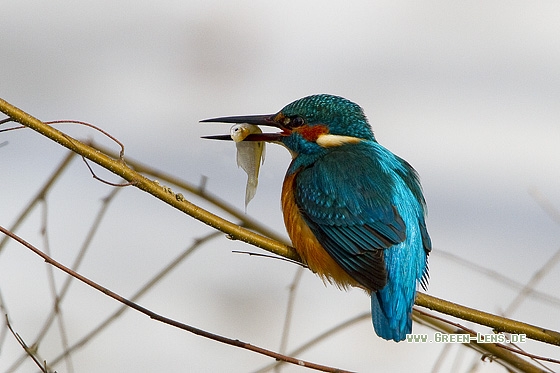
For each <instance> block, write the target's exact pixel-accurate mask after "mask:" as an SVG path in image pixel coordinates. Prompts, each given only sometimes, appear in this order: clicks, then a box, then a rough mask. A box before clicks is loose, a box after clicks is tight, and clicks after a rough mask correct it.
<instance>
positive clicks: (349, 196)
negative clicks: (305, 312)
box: [295, 142, 429, 291]
mask: <svg viewBox="0 0 560 373" xmlns="http://www.w3.org/2000/svg"><path fill="white" fill-rule="evenodd" d="M376 147H379V148H381V147H380V146H379V145H378V144H376V143H370V142H362V143H360V144H352V145H346V146H341V147H339V148H336V149H331V151H329V152H328V153H327V154H325V155H323V156H322V157H321V158H319V159H318V160H317V161H316V162H314V163H313V164H311V165H310V166H307V167H304V168H302V169H300V170H299V172H298V174H297V176H296V190H295V193H296V196H295V198H296V203H297V205H298V207H299V208H300V210H301V213H302V216H303V217H304V219H305V221H306V223H307V224H308V225H309V227H310V228H311V231H312V232H313V234H314V235H315V236H316V237H317V240H318V241H319V242H320V243H321V245H322V246H323V247H324V249H325V250H326V251H327V252H328V253H329V255H331V256H332V258H333V259H334V260H335V261H336V262H337V263H338V264H339V265H340V266H341V267H342V268H343V269H344V270H345V271H346V272H347V273H348V274H349V275H350V276H352V277H353V278H354V279H355V280H356V281H358V282H359V283H360V284H361V285H362V286H364V287H365V288H367V289H369V290H371V291H376V290H379V289H382V288H383V287H384V286H385V285H386V283H387V269H386V264H385V250H386V249H389V248H391V247H392V246H394V245H396V244H398V243H400V242H403V241H404V240H405V239H406V225H405V223H404V221H403V219H402V217H401V215H400V214H399V211H398V209H397V206H395V205H394V195H395V186H396V185H395V183H396V180H397V179H396V178H399V177H401V175H399V174H398V173H399V172H405V173H406V172H410V173H411V175H409V176H410V177H412V178H414V180H416V174H415V173H414V170H413V169H412V167H410V166H408V164H406V162H404V161H402V160H400V159H399V158H397V157H396V156H394V155H392V153H388V151H387V153H388V154H390V155H391V157H389V158H388V159H383V158H380V157H379V154H376V152H375V149H376ZM387 162H393V163H394V164H391V163H387ZM406 166H408V168H407V167H406ZM395 169H398V170H399V171H398V172H396V171H395ZM408 169H409V171H407V170H408ZM414 180H413V181H414ZM400 182H401V183H402V181H400ZM418 185H419V184H418ZM420 196H421V192H420ZM421 203H423V200H422V202H421ZM422 219H423V216H422ZM421 225H422V226H423V227H424V230H425V225H423V221H422V222H421ZM425 235H426V237H428V236H427V232H426V234H425ZM428 240H429V237H428ZM425 246H427V245H425Z"/></svg>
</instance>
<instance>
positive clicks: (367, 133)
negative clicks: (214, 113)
mask: <svg viewBox="0 0 560 373" xmlns="http://www.w3.org/2000/svg"><path fill="white" fill-rule="evenodd" d="M201 122H221V123H249V124H254V125H260V126H272V127H276V128H279V129H280V130H281V132H277V133H262V134H253V135H249V136H247V138H246V139H245V141H269V142H279V143H282V144H283V145H285V146H286V147H287V148H288V149H289V150H290V151H291V153H292V154H293V155H294V156H298V155H300V154H302V155H303V154H307V155H312V154H319V153H323V152H325V151H326V150H327V149H329V148H333V147H337V146H341V145H345V144H349V143H358V142H360V141H362V140H370V141H375V137H374V135H373V132H372V130H371V127H370V125H369V123H368V121H367V119H366V117H365V115H364V112H363V110H362V108H361V107H360V106H358V105H357V104H355V103H353V102H352V101H349V100H347V99H345V98H342V97H339V96H332V95H327V94H321V95H313V96H307V97H304V98H301V99H299V100H297V101H294V102H292V103H291V104H288V105H287V106H285V107H284V108H283V109H282V110H280V111H279V112H278V113H276V114H266V115H249V116H234V117H221V118H212V119H205V120H202V121H201ZM205 138H209V139H218V140H229V139H231V138H230V137H229V135H217V136H206V137H205Z"/></svg>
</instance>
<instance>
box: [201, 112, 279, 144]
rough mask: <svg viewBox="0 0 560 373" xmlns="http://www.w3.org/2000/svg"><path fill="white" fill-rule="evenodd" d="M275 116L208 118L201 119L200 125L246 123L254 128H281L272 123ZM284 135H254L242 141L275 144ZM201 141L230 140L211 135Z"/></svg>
mask: <svg viewBox="0 0 560 373" xmlns="http://www.w3.org/2000/svg"><path fill="white" fill-rule="evenodd" d="M275 116H276V114H264V115H240V116H233V117H220V118H210V119H203V120H201V121H200V122H202V123H247V124H253V125H256V126H269V127H276V128H281V127H280V124H279V123H278V122H275V121H274V117H275ZM283 135H285V133H283V132H280V133H255V134H251V135H249V136H247V137H246V138H245V139H244V140H243V141H267V142H275V141H280V138H281V137H282V136H283ZM202 138H203V139H211V140H231V136H230V135H212V136H202Z"/></svg>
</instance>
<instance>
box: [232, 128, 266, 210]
mask: <svg viewBox="0 0 560 373" xmlns="http://www.w3.org/2000/svg"><path fill="white" fill-rule="evenodd" d="M255 133H262V131H261V129H260V128H259V127H258V126H255V125H253V124H247V123H241V124H236V125H234V126H232V127H231V129H230V131H229V134H230V136H231V138H232V140H233V141H235V146H236V147H237V166H238V167H241V168H242V169H243V171H245V173H246V174H247V186H246V187H245V209H247V205H248V204H249V202H250V201H251V200H252V199H253V197H254V196H255V193H256V192H257V185H258V183H259V169H260V166H261V162H262V163H264V156H265V143H264V142H263V141H247V142H244V141H243V140H245V138H246V137H247V136H249V135H250V134H255Z"/></svg>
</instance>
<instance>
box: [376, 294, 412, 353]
mask: <svg viewBox="0 0 560 373" xmlns="http://www.w3.org/2000/svg"><path fill="white" fill-rule="evenodd" d="M386 293H387V287H385V288H383V289H382V290H379V291H377V292H374V293H372V294H371V319H372V321H373V328H374V329H375V333H376V334H377V335H378V336H380V337H381V338H383V339H387V340H393V341H395V342H400V341H402V340H404V339H405V338H406V335H407V334H410V333H411V332H412V317H411V312H412V304H410V305H408V304H406V305H404V304H400V305H398V308H399V309H396V310H395V309H392V308H391V307H387V306H388V305H389V304H390V303H389V302H388V301H387V299H384V298H386V297H387V294H386ZM403 301H404V299H403ZM404 303H408V302H406V301H405V302H404Z"/></svg>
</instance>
